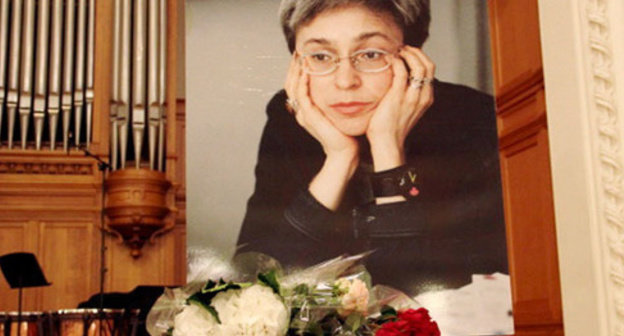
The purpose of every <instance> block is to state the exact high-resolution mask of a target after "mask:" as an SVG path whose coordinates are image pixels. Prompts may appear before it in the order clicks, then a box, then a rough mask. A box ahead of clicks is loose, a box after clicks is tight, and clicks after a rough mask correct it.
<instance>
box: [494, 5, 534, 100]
mask: <svg viewBox="0 0 624 336" xmlns="http://www.w3.org/2000/svg"><path fill="white" fill-rule="evenodd" d="M488 5H489V13H490V36H491V42H492V59H493V62H494V63H495V64H496V66H495V67H494V84H495V85H494V88H495V92H496V95H497V96H499V95H500V94H502V93H503V92H506V91H509V90H511V89H512V88H513V87H514V86H517V85H520V84H521V83H525V82H527V81H529V80H530V78H531V77H533V76H534V75H535V74H536V73H541V72H542V57H541V47H540V40H539V23H538V22H539V17H538V10H537V0H489V1H488Z"/></svg>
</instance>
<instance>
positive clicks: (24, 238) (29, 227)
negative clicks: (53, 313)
mask: <svg viewBox="0 0 624 336" xmlns="http://www.w3.org/2000/svg"><path fill="white" fill-rule="evenodd" d="M3 214H4V215H3V216H2V218H0V228H1V229H0V255H4V254H8V253H13V252H30V253H36V252H37V251H36V249H37V236H36V234H34V233H35V232H34V228H35V225H36V223H34V222H28V221H14V220H10V219H7V217H9V216H6V215H7V213H6V212H3ZM36 294H37V293H36V292H35V291H34V290H33V289H27V290H24V293H23V305H24V306H23V307H24V310H34V309H35V308H36V304H35V302H36V300H37V298H36ZM17 299H18V292H17V289H11V288H10V287H9V285H8V284H7V282H6V281H4V280H2V281H0V311H12V310H17V306H18V303H17Z"/></svg>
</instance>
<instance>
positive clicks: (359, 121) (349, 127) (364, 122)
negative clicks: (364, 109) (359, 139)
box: [330, 115, 370, 137]
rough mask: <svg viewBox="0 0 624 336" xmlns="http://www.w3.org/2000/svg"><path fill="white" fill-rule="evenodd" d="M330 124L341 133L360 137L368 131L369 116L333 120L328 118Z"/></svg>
mask: <svg viewBox="0 0 624 336" xmlns="http://www.w3.org/2000/svg"><path fill="white" fill-rule="evenodd" d="M330 120H331V122H332V124H334V126H335V127H336V128H337V129H338V130H339V131H340V132H342V133H344V134H345V135H348V136H353V137H355V136H360V135H364V134H366V130H367V129H368V123H369V121H370V116H369V115H364V116H360V117H358V118H353V119H339V120H336V119H333V118H330Z"/></svg>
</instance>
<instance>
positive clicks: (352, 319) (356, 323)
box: [345, 313, 366, 332]
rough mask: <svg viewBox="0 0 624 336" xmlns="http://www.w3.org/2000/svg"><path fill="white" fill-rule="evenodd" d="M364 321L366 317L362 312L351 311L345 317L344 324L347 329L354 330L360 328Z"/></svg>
mask: <svg viewBox="0 0 624 336" xmlns="http://www.w3.org/2000/svg"><path fill="white" fill-rule="evenodd" d="M365 322H366V319H365V318H364V316H363V315H362V314H360V313H352V314H350V315H349V316H347V319H346V320H345V326H346V327H347V329H348V330H351V331H352V332H356V331H357V330H358V329H360V327H361V326H362V324H364V323H365Z"/></svg>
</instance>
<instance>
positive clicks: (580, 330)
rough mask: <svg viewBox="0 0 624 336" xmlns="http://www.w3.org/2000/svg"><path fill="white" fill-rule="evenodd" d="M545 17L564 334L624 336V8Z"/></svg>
mask: <svg viewBox="0 0 624 336" xmlns="http://www.w3.org/2000/svg"><path fill="white" fill-rule="evenodd" d="M539 12H540V28H541V40H542V52H543V62H544V78H545V91H546V103H547V117H548V131H549V143H550V151H551V165H552V176H553V192H554V203H555V216H556V228H557V245H558V254H559V270H560V275H561V293H562V301H563V314H564V318H563V320H564V329H565V335H566V336H575V335H579V336H581V335H582V336H586V335H596V336H607V335H609V336H610V335H623V334H624V262H623V260H624V189H623V188H624V149H623V148H624V86H623V85H624V84H623V83H624V46H623V44H622V41H624V2H622V1H621V0H539Z"/></svg>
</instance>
